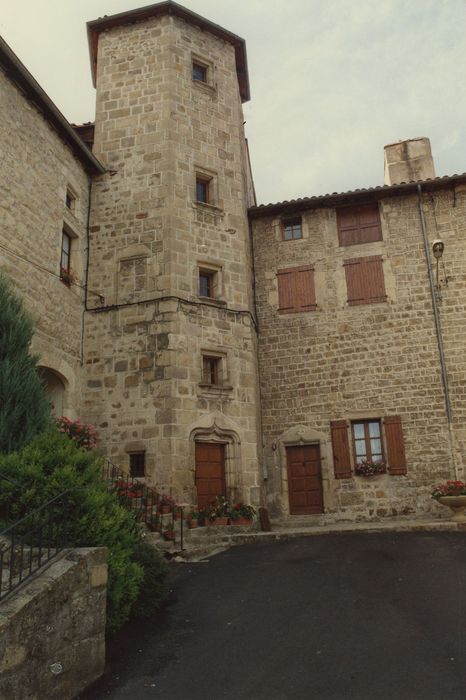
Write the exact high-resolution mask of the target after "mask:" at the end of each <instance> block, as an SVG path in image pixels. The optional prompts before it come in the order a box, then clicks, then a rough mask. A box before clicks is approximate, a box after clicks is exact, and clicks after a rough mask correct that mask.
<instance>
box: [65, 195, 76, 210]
mask: <svg viewBox="0 0 466 700" xmlns="http://www.w3.org/2000/svg"><path fill="white" fill-rule="evenodd" d="M75 203H76V197H75V196H74V194H73V193H72V192H71V191H70V190H66V197H65V204H66V208H67V209H69V210H70V211H74V206H75Z"/></svg>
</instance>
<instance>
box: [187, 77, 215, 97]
mask: <svg viewBox="0 0 466 700" xmlns="http://www.w3.org/2000/svg"><path fill="white" fill-rule="evenodd" d="M192 81H193V85H194V86H195V87H196V88H197V89H198V90H201V91H202V92H205V93H207V95H211V96H212V97H215V96H216V95H217V88H216V87H215V85H210V84H209V83H205V82H204V81H203V80H195V78H193V79H192Z"/></svg>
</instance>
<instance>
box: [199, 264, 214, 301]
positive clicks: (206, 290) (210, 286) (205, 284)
mask: <svg viewBox="0 0 466 700" xmlns="http://www.w3.org/2000/svg"><path fill="white" fill-rule="evenodd" d="M199 296H201V297H209V298H210V299H213V298H214V297H215V272H211V271H210V270H199Z"/></svg>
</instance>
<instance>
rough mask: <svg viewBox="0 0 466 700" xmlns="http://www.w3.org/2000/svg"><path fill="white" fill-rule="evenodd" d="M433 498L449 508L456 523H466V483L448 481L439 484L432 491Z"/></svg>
mask: <svg viewBox="0 0 466 700" xmlns="http://www.w3.org/2000/svg"><path fill="white" fill-rule="evenodd" d="M432 498H434V499H435V500H436V501H437V503H441V504H442V505H443V506H448V507H449V508H450V509H451V511H452V513H453V516H452V520H453V521H454V522H455V523H464V522H466V514H465V512H464V509H465V508H466V484H465V483H464V481H446V482H445V483H443V484H438V486H436V487H435V488H434V490H433V491H432Z"/></svg>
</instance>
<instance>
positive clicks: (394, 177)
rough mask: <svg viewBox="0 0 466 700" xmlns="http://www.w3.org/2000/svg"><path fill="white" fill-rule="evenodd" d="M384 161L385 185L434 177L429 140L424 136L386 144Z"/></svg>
mask: <svg viewBox="0 0 466 700" xmlns="http://www.w3.org/2000/svg"><path fill="white" fill-rule="evenodd" d="M384 163H385V165H384V182H385V184H386V185H399V184H400V182H412V181H413V180H428V179H431V178H433V177H435V168H434V161H433V160H432V152H431V149H430V141H429V139H428V138H426V137H420V138H417V139H406V141H398V142H397V143H390V144H388V146H385V148H384Z"/></svg>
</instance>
